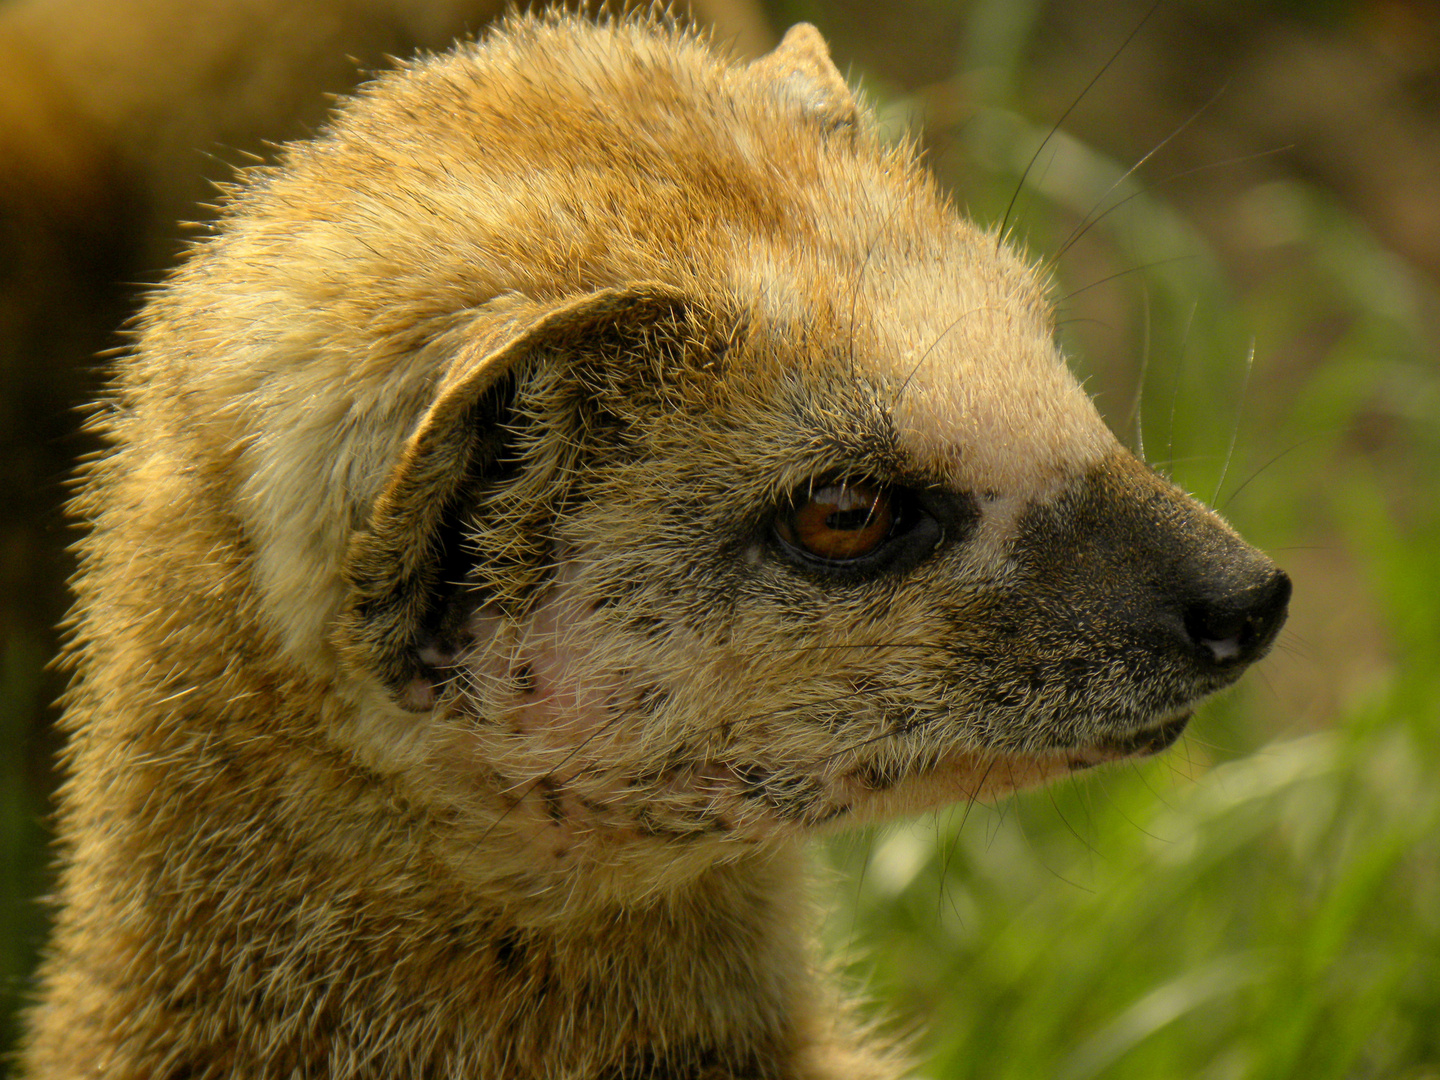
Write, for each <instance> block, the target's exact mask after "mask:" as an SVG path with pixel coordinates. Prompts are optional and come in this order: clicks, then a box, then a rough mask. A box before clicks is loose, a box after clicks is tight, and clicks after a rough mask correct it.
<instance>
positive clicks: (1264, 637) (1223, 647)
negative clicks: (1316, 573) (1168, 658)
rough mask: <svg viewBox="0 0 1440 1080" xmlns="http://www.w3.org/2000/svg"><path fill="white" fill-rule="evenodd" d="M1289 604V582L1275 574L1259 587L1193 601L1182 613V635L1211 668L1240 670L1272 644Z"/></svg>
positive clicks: (1286, 578)
mask: <svg viewBox="0 0 1440 1080" xmlns="http://www.w3.org/2000/svg"><path fill="white" fill-rule="evenodd" d="M1289 604H1290V578H1289V576H1288V575H1287V574H1286V573H1285V571H1283V570H1276V571H1274V572H1273V573H1272V574H1271V575H1270V576H1269V577H1268V579H1267V580H1266V581H1264V582H1263V583H1261V584H1260V585H1256V586H1252V587H1250V588H1248V589H1243V590H1237V591H1235V592H1231V593H1228V594H1226V595H1223V596H1208V597H1205V598H1204V599H1201V600H1196V601H1193V602H1192V603H1191V604H1190V605H1189V606H1188V607H1187V608H1186V610H1185V632H1186V633H1187V634H1189V635H1190V640H1191V641H1192V642H1193V643H1194V644H1195V646H1196V647H1197V649H1198V650H1199V652H1200V653H1201V655H1202V656H1203V657H1204V658H1205V659H1206V660H1207V661H1208V662H1209V663H1211V664H1213V665H1214V666H1215V667H1221V668H1232V667H1242V666H1244V665H1245V664H1250V663H1253V662H1254V661H1256V660H1258V659H1260V657H1262V656H1264V655H1265V653H1266V651H1267V650H1268V649H1269V648H1270V646H1271V645H1272V644H1274V642H1275V636H1276V635H1277V634H1279V633H1280V627H1282V626H1284V625H1285V614H1286V611H1287V609H1288V607H1289Z"/></svg>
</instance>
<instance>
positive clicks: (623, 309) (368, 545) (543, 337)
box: [337, 285, 685, 712]
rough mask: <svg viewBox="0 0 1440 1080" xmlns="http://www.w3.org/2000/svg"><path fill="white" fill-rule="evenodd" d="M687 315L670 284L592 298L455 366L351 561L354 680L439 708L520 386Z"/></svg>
mask: <svg viewBox="0 0 1440 1080" xmlns="http://www.w3.org/2000/svg"><path fill="white" fill-rule="evenodd" d="M684 306H685V304H684V299H683V297H681V296H680V295H679V294H678V293H676V292H675V291H674V290H672V289H670V288H668V287H666V286H661V285H638V286H634V287H631V288H627V289H611V290H605V291H602V292H596V293H591V294H588V295H586V296H583V297H580V298H578V299H573V300H570V301H567V302H565V303H562V304H559V305H556V306H554V307H551V308H548V309H543V310H541V311H539V312H538V313H537V314H535V315H534V316H533V317H530V318H527V319H525V320H523V322H522V323H520V324H518V325H516V326H515V327H514V328H513V330H511V331H510V332H509V333H507V334H506V336H505V338H504V340H502V341H501V342H500V344H498V345H495V344H494V343H493V341H492V342H490V343H488V345H487V346H483V347H482V346H477V347H476V348H474V350H473V351H472V352H471V353H468V354H463V353H462V355H460V356H459V357H457V358H456V360H455V362H454V364H453V365H452V366H451V368H450V370H449V371H448V372H447V373H446V375H445V377H444V379H443V381H442V382H441V385H440V389H439V391H438V393H437V396H436V398H435V400H434V401H433V402H432V403H431V405H430V407H429V409H428V410H427V411H426V413H425V415H424V417H423V418H422V419H421V420H420V423H419V424H418V425H417V427H416V429H415V431H414V432H413V433H412V434H411V436H410V438H409V439H408V440H407V441H406V444H405V447H404V450H403V451H402V453H401V455H400V459H399V461H398V462H397V463H396V464H395V466H394V467H393V468H392V470H391V473H390V478H389V480H388V481H387V483H386V485H385V488H384V490H383V492H382V493H381V495H380V497H379V498H378V499H377V500H376V502H375V505H374V507H373V509H372V511H371V514H370V519H369V522H368V524H367V526H366V527H365V528H364V529H362V530H359V531H357V532H356V533H355V534H354V536H353V537H352V539H351V541H350V545H349V549H348V550H347V552H346V559H345V568H344V575H345V581H346V584H347V585H348V587H349V599H348V602H347V604H346V606H345V608H344V610H343V611H342V613H341V616H340V621H339V628H338V635H337V644H338V646H339V648H340V651H341V654H342V656H343V657H344V658H345V661H346V662H347V664H348V665H349V666H350V667H351V668H352V669H353V670H357V671H365V672H369V673H370V674H372V675H374V676H375V677H376V678H377V679H379V681H380V682H381V684H382V685H384V686H385V687H386V688H387V689H388V690H389V691H390V693H391V694H392V695H393V696H394V697H395V700H396V701H397V702H398V703H399V704H400V705H401V706H402V707H404V708H407V709H410V710H412V711H417V712H421V711H426V710H428V709H430V708H432V707H433V706H434V704H435V701H436V699H437V696H438V692H439V688H440V686H441V684H442V683H443V682H444V681H445V678H446V674H445V665H446V664H447V663H448V662H449V661H450V660H453V654H454V652H456V651H457V650H458V649H459V648H460V647H461V646H462V644H463V642H462V641H461V638H460V632H461V625H462V624H463V623H464V622H465V621H466V619H467V617H468V615H469V613H470V610H471V608H472V607H473V601H471V600H470V599H469V598H468V597H467V595H466V585H465V578H466V574H467V570H468V566H469V562H468V560H469V556H468V554H467V552H466V550H465V541H466V535H465V514H466V512H467V510H468V509H469V508H471V507H472V506H473V505H474V500H475V498H476V495H477V493H478V492H480V491H481V490H483V489H484V488H485V487H486V486H487V485H489V484H492V483H493V482H494V481H496V480H499V479H501V478H503V475H504V471H505V470H506V469H507V468H509V467H511V466H510V465H508V464H507V460H508V455H507V454H506V452H505V432H506V430H507V426H508V425H507V423H506V421H507V418H508V417H509V414H510V409H511V404H512V402H513V399H514V395H515V391H516V385H517V380H519V379H520V378H523V376H524V373H525V371H526V370H527V369H528V368H529V367H530V366H531V365H534V364H541V363H543V364H551V363H554V364H566V363H569V362H570V361H571V360H572V358H574V357H575V356H577V355H579V354H581V353H582V352H583V350H584V346H585V343H586V342H587V340H592V339H594V338H596V337H597V336H600V335H604V334H606V333H608V332H611V331H613V330H615V329H617V328H626V327H634V326H643V325H645V324H648V323H652V322H655V321H658V320H660V319H664V318H667V317H669V318H674V317H675V316H676V315H677V314H679V313H681V312H683V309H684Z"/></svg>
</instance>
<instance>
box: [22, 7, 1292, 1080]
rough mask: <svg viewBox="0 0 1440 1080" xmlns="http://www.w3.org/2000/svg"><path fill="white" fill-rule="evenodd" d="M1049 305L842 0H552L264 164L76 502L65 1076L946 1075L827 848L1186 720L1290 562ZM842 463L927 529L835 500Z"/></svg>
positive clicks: (194, 276)
mask: <svg viewBox="0 0 1440 1080" xmlns="http://www.w3.org/2000/svg"><path fill="white" fill-rule="evenodd" d="M1050 318H1051V316H1050V309H1049V306H1048V304H1047V303H1046V300H1045V298H1044V294H1043V289H1042V287H1041V285H1040V284H1039V283H1038V282H1037V281H1036V279H1035V277H1034V275H1033V274H1032V273H1031V271H1030V270H1029V269H1028V268H1027V267H1026V266H1025V264H1024V263H1023V262H1022V261H1021V260H1020V259H1018V258H1017V257H1016V256H1015V255H1014V254H1012V253H1011V252H1010V251H1009V250H1008V249H1007V248H1005V247H1004V246H1003V245H1000V244H998V243H997V241H996V238H995V237H994V236H993V235H988V234H985V233H983V232H982V231H980V230H978V229H977V228H975V227H974V226H973V225H971V224H969V223H968V222H966V221H964V220H963V219H961V218H959V217H958V216H957V215H956V214H955V213H954V211H953V209H952V208H951V207H950V206H949V204H948V203H947V202H946V200H945V199H944V198H943V197H942V196H941V195H940V194H939V193H938V192H937V191H936V189H935V185H934V183H933V182H932V180H931V179H930V178H929V176H928V175H927V174H925V173H924V172H923V170H921V169H920V168H919V167H918V165H917V164H916V162H915V160H914V155H913V153H912V151H911V150H910V149H909V148H908V147H905V146H899V147H893V146H887V145H885V144H883V143H881V142H880V141H878V140H877V138H876V137H875V135H874V133H873V132H872V131H871V130H870V120H869V117H868V114H867V113H866V112H865V110H864V109H862V108H860V107H859V106H858V105H857V104H856V103H855V101H854V100H853V99H852V98H851V97H850V95H849V92H848V91H847V90H846V89H845V86H844V84H843V81H842V80H841V79H840V78H839V76H838V74H836V73H835V71H834V68H833V65H831V64H830V61H829V59H828V56H827V55H826V53H825V50H824V45H823V42H822V41H821V40H820V38H819V36H818V34H816V33H815V31H814V30H813V29H810V28H806V27H800V28H796V29H795V30H793V31H792V32H791V34H790V35H789V36H788V37H787V38H786V39H785V42H784V43H783V44H782V45H781V47H780V48H779V49H778V50H777V51H776V52H775V53H774V54H772V55H771V56H770V57H767V58H765V59H764V60H762V61H760V62H758V63H756V64H755V65H752V66H748V67H746V66H732V65H729V64H727V63H725V62H724V61H722V60H720V59H717V58H716V56H715V55H714V54H713V53H712V52H711V50H710V49H709V48H708V47H707V46H706V44H705V43H704V42H703V41H700V40H698V39H696V38H694V37H692V36H691V35H689V34H687V33H685V32H683V31H679V30H676V29H674V28H672V27H669V26H666V25H662V24H656V23H651V22H645V21H629V20H627V21H622V22H619V23H610V24H604V25H601V26H598V27H596V26H589V25H586V24H583V23H580V22H576V21H571V20H568V19H564V18H548V19H523V20H517V21H515V22H512V23H511V24H510V25H509V26H508V27H507V28H506V30H505V31H504V32H503V33H500V34H497V35H495V36H493V37H491V38H490V39H489V40H488V41H486V42H485V43H484V44H482V45H479V46H474V47H463V48H461V49H459V50H458V51H457V52H456V53H453V54H451V55H448V56H445V57H441V58H438V59H435V60H431V61H425V62H422V63H419V64H416V65H414V66H411V67H409V68H407V69H405V70H403V71H400V72H397V73H395V74H393V75H389V76H386V77H384V78H382V79H381V80H379V81H378V82H377V83H376V84H374V85H373V86H372V87H370V88H369V89H367V90H366V91H365V92H364V93H363V94H361V95H360V96H359V97H358V98H356V99H355V100H353V101H350V102H348V103H346V104H345V105H344V106H343V107H342V109H341V111H340V114H339V116H338V118H337V120H336V122H335V125H334V128H333V130H332V131H331V132H330V133H329V134H328V135H326V136H324V137H323V138H321V139H319V140H317V141H315V142H313V143H309V144H304V145H298V146H296V147H293V148H291V149H290V150H289V151H288V152H287V154H286V157H285V160H284V162H283V163H282V164H281V165H280V166H279V167H277V168H274V169H266V170H257V171H255V172H253V173H251V174H250V175H249V177H248V178H247V179H246V181H245V182H244V184H243V185H242V186H241V188H240V190H239V191H238V192H237V193H236V194H235V195H234V197H233V198H232V200H231V201H230V203H229V205H228V209H227V212H226V215H225V218H224V220H223V221H222V223H221V226H220V228H219V230H218V232H217V235H216V236H215V237H214V238H213V239H211V240H210V241H208V242H206V243H205V244H203V245H201V247H200V249H199V250H198V251H197V252H196V253H195V255H194V257H193V258H192V259H191V260H190V262H189V263H188V264H187V265H186V267H185V268H184V269H183V270H182V271H181V272H180V273H179V274H178V275H177V276H176V278H175V279H174V280H173V281H172V282H171V283H170V284H169V285H168V286H167V287H166V288H165V289H164V290H163V291H162V292H161V293H160V294H159V295H157V296H156V297H155V298H154V300H153V301H152V302H151V304H150V306H149V308H148V309H147V312H146V314H145V317H144V320H143V323H142V326H141V331H140V335H139V339H138V341H137V344H136V346H135V349H134V351H133V354H132V355H131V356H130V357H128V358H127V359H126V360H125V361H124V362H123V364H122V366H121V371H120V375H119V382H118V385H117V389H116V391H115V394H114V398H113V401H112V403H111V407H110V409H109V410H108V412H107V413H106V415H105V418H104V421H103V422H104V426H105V432H106V435H107V437H108V439H109V441H110V443H111V445H112V447H113V449H112V451H111V452H110V453H109V454H108V455H107V456H106V457H105V458H104V459H102V460H101V461H99V462H98V463H97V464H96V465H95V466H94V467H93V468H92V469H91V470H90V473H89V475H88V478H87V483H86V486H85V493H84V495H83V496H82V497H81V499H80V501H79V504H78V509H79V511H80V512H81V513H82V514H83V515H84V516H85V517H86V518H87V519H88V520H89V521H90V522H91V523H92V529H91V534H90V536H89V538H88V540H87V541H86V543H85V570H84V573H83V576H82V578H81V580H80V582H79V595H80V606H79V609H78V610H79V615H78V621H77V625H76V630H75V636H74V642H73V645H72V647H71V649H70V652H69V656H70V659H71V663H73V664H74V665H75V667H76V670H77V674H76V681H75V684H74V689H73V691H72V694H71V700H70V705H69V713H68V723H69V726H70V728H71V731H72V744H71V750H70V759H69V760H70V767H71V777H72V778H71V780H70V782H69V785H68V787H67V789H66V792H65V798H64V803H63V807H62V816H61V823H62V830H63V836H64V840H65V845H66V846H65V860H66V866H65V873H64V880H63V883H62V896H61V898H62V905H63V906H62V908H61V910H60V914H59V920H58V927H57V931H56V937H55V941H54V943H53V945H52V949H51V953H50V956H49V959H48V961H47V963H46V967H45V969H44V990H43V995H42V998H41V1001H40V1003H39V1005H38V1006H37V1008H36V1009H35V1010H34V1013H33V1015H32V1034H31V1038H30V1041H29V1044H28V1047H27V1049H26V1051H25V1053H26V1057H25V1059H24V1060H25V1061H26V1067H27V1069H28V1075H31V1076H34V1077H44V1078H47V1080H49V1078H59V1077H71V1076H80V1075H94V1074H96V1073H103V1074H104V1075H106V1076H110V1077H129V1076H135V1077H139V1076H146V1077H181V1076H185V1077H197V1076H210V1075H215V1076H219V1075H245V1076H275V1077H281V1076H285V1077H289V1076H297V1075H298V1076H334V1077H339V1076H356V1077H358V1076H396V1075H406V1076H412V1075H425V1076H432V1075H433V1076H446V1077H450V1076H454V1077H461V1076H467V1077H486V1078H502V1077H515V1078H522V1077H524V1078H532V1077H546V1078H551V1077H553V1078H561V1077H566V1078H570V1077H574V1078H581V1077H593V1078H598V1077H615V1078H620V1077H637V1078H638V1077H642V1076H657V1077H660V1076H663V1077H697V1078H698V1077H707V1078H708V1077H717V1078H718V1077H742V1076H743V1077H775V1078H781V1077H785V1078H790V1077H795V1078H799V1077H814V1078H819V1077H842V1076H843V1077H847V1078H859V1077H889V1076H894V1075H896V1074H897V1073H898V1072H899V1071H900V1069H901V1066H900V1064H899V1062H898V1060H896V1059H895V1056H894V1055H893V1054H892V1053H891V1052H890V1051H889V1050H887V1049H886V1048H885V1046H884V1045H883V1043H881V1042H877V1041H875V1040H868V1039H865V1038H862V1037H861V1035H860V1034H859V1033H858V1031H857V1028H856V1025H855V1024H854V1022H853V1021H852V1020H851V1019H849V1018H848V1016H847V1015H846V1014H845V1010H844V1009H843V1008H840V1007H838V1006H837V1005H836V1004H835V993H834V991H833V990H832V989H831V988H829V987H828V986H827V985H826V984H825V982H824V980H823V979H820V978H819V977H818V976H817V974H816V970H815V969H816V961H815V959H814V957H813V956H812V955H811V952H810V946H809V942H808V926H809V918H808V914H807V904H806V901H805V898H804V872H803V858H802V857H801V855H800V852H799V850H798V848H799V845H800V844H801V842H802V841H803V839H804V838H805V837H806V836H808V835H811V834H812V833H813V832H814V831H815V830H816V829H817V828H820V827H822V826H826V825H829V824H831V823H840V824H843V823H846V822H851V821H858V820H866V819H869V818H873V817H875V816H878V815H883V814H889V813H897V812H907V811H911V810H914V809H917V808H920V807H926V806H934V805H938V804H940V803H943V802H946V801H952V800H956V799H964V798H974V797H987V796H991V795H995V794H999V793H1002V792H1004V791H1007V790H1010V789H1013V788H1014V787H1017V786H1021V785H1024V784H1029V783H1034V782H1038V781H1040V780H1043V779H1045V778H1047V777H1048V776H1052V775H1056V774H1061V773H1066V772H1069V771H1070V770H1072V769H1076V768H1082V767H1085V766H1088V765H1092V764H1095V763H1098V762H1101V761H1105V760H1112V759H1114V758H1117V757H1121V756H1124V755H1126V754H1130V753H1137V752H1149V751H1153V750H1155V749H1158V748H1160V747H1161V746H1163V745H1164V744H1166V743H1168V741H1170V740H1171V739H1173V738H1174V737H1175V735H1177V734H1178V731H1179V725H1180V724H1183V719H1184V717H1185V716H1186V715H1188V710H1189V708H1190V707H1192V705H1193V703H1194V701H1195V700H1197V699H1198V698H1199V697H1201V696H1203V695H1204V694H1205V693H1207V692H1208V691H1209V690H1212V689H1214V688H1216V687H1217V686H1220V685H1223V684H1224V683H1226V682H1229V681H1230V680H1232V679H1233V678H1234V677H1236V676H1237V675H1238V673H1239V671H1240V669H1241V668H1243V666H1244V665H1245V664H1246V663H1248V662H1249V661H1251V660H1253V659H1255V658H1256V657H1257V656H1258V655H1259V654H1260V653H1261V652H1263V651H1264V648H1265V647H1266V646H1267V645H1268V643H1269V640H1270V639H1271V638H1273V634H1274V632H1275V630H1277V629H1278V619H1279V618H1283V604H1284V595H1287V594H1288V584H1284V583H1283V575H1278V573H1277V572H1276V571H1274V570H1273V568H1272V567H1270V565H1269V563H1268V562H1267V561H1265V560H1264V559H1263V557H1261V556H1259V555H1258V554H1256V553H1254V552H1253V551H1251V550H1250V549H1249V548H1247V547H1245V546H1244V545H1243V544H1242V543H1241V542H1240V541H1239V540H1238V539H1237V538H1236V537H1235V536H1234V534H1233V533H1232V532H1231V531H1230V530H1229V529H1228V527H1227V526H1225V525H1224V524H1223V523H1222V522H1220V521H1219V519H1218V518H1215V517H1214V516H1213V515H1211V514H1210V513H1209V512H1208V511H1205V510H1204V509H1202V508H1200V507H1198V506H1196V505H1195V504H1194V503H1193V502H1191V501H1190V500H1188V499H1187V498H1186V497H1185V496H1183V494H1181V493H1179V492H1177V491H1175V490H1174V489H1173V488H1172V487H1171V486H1170V485H1168V484H1166V483H1165V482H1163V481H1162V480H1160V479H1158V478H1157V477H1155V476H1154V475H1153V474H1152V473H1150V472H1149V470H1148V469H1146V468H1145V467H1144V466H1142V465H1140V464H1139V463H1137V462H1135V461H1134V460H1133V459H1131V458H1130V457H1129V456H1128V455H1127V454H1126V453H1125V452H1124V451H1123V450H1122V449H1121V448H1120V447H1119V446H1118V445H1117V444H1116V442H1115V440H1114V439H1113V437H1112V436H1111V435H1110V434H1109V432H1108V431H1107V430H1106V429H1105V428H1104V426H1103V424H1102V423H1101V422H1100V420H1099V418H1098V417H1097V416H1096V414H1095V412H1094V410H1093V408H1092V407H1091V405H1090V403H1089V402H1088V400H1087V399H1086V398H1085V396H1084V394H1083V393H1082V392H1081V390H1080V389H1079V387H1078V386H1077V385H1076V383H1075V381H1074V380H1073V378H1072V377H1071V376H1070V375H1069V374H1068V372H1067V371H1066V369H1065V366H1064V363H1063V360H1062V358H1061V357H1060V356H1059V354H1058V352H1057V351H1056V348H1055V346H1054V343H1053V339H1052V327H1051V323H1050ZM836 477H846V478H868V479H869V480H872V481H874V482H876V483H879V484H881V485H884V486H885V490H887V491H890V490H892V489H893V491H894V492H895V493H896V494H895V498H896V499H897V500H900V499H902V498H913V499H915V500H919V501H920V504H923V505H924V506H925V507H933V514H932V510H930V509H926V510H925V511H923V512H924V514H928V515H931V516H930V518H929V519H928V520H929V523H930V524H925V525H923V526H921V525H915V524H914V523H915V522H916V521H919V520H921V519H920V518H919V517H917V516H916V515H920V514H921V513H922V511H921V510H913V511H909V513H910V514H911V516H910V517H907V518H905V519H904V527H905V529H911V530H912V531H911V532H906V531H904V530H903V529H901V526H900V525H897V526H896V532H895V533H894V537H893V539H887V541H886V544H887V547H886V551H891V550H893V551H896V552H900V554H898V555H895V556H894V566H893V567H892V568H890V569H882V570H875V571H871V570H866V571H865V572H864V573H860V572H859V571H857V570H855V569H854V568H853V567H850V566H845V567H841V568H839V569H836V568H833V567H829V566H825V565H821V566H816V565H812V564H810V563H807V562H806V561H805V559H804V558H803V557H798V556H796V555H795V553H794V552H793V551H789V550H788V549H787V548H786V545H785V543H784V542H783V541H782V539H780V536H781V534H780V533H777V531H776V529H777V528H778V526H774V525H773V523H774V522H776V521H778V520H779V517H780V516H783V515H784V514H786V513H788V512H789V510H788V509H787V508H788V507H791V506H792V505H794V504H797V503H803V502H804V500H805V499H806V498H807V497H808V496H807V493H809V492H811V491H813V490H814V489H815V488H816V486H817V485H824V484H825V483H827V482H830V481H829V480H827V478H830V479H831V480H833V478H836ZM904 493H909V494H904ZM932 499H933V500H938V501H936V502H934V503H933V504H932V503H931V502H928V501H926V500H932ZM897 505H898V503H897ZM907 505H908V504H907ZM937 523H938V524H937ZM931 525H935V529H931V528H930V526H931ZM926 530H930V531H928V532H927V531H926ZM936 530H938V531H936ZM916 536H922V537H923V536H928V537H930V538H931V539H930V540H928V541H926V544H928V545H929V546H924V545H922V544H920V542H919V541H918V540H915V539H914V537H916ZM907 545H908V546H907ZM912 549H913V552H912ZM907 553H909V554H907ZM902 556H903V558H902ZM912 556H913V557H912ZM887 557H889V556H887ZM907 560H908V561H907ZM887 565H888V564H887ZM1257 597H1260V599H1257ZM1117 598H1119V599H1117ZM1232 616H1233V617H1232ZM1152 624H1153V625H1152ZM1182 624H1183V625H1182ZM1157 627H1158V628H1160V629H1159V630H1157V629H1156V628H1157ZM1157 634H1158V635H1159V636H1160V637H1165V635H1167V634H1168V635H1169V637H1168V638H1166V641H1167V642H1168V644H1166V645H1165V650H1168V651H1165V650H1161V651H1156V649H1157V648H1158V647H1156V646H1153V645H1152V642H1151V639H1152V638H1155V637H1156V636H1157ZM1172 639H1173V640H1172ZM1207 650H1208V651H1207ZM1232 651H1233V652H1234V655H1233V656H1232V655H1231V653H1232ZM1192 654H1193V655H1192ZM1197 657H1198V659H1197Z"/></svg>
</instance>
